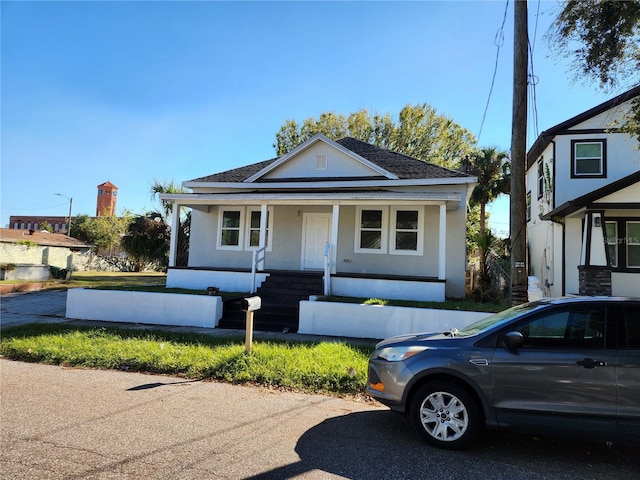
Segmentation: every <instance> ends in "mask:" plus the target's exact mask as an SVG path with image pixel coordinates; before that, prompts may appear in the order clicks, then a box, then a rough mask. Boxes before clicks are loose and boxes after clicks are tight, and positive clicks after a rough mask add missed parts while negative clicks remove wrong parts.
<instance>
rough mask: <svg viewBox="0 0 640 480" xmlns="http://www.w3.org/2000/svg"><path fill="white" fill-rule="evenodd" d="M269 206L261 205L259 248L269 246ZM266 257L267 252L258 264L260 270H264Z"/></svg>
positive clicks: (263, 253)
mask: <svg viewBox="0 0 640 480" xmlns="http://www.w3.org/2000/svg"><path fill="white" fill-rule="evenodd" d="M267 215H268V210H267V205H266V204H264V203H263V204H262V205H260V239H259V240H258V248H264V247H265V246H266V244H267ZM264 256H265V252H264V251H263V252H262V260H260V261H259V262H258V270H264Z"/></svg>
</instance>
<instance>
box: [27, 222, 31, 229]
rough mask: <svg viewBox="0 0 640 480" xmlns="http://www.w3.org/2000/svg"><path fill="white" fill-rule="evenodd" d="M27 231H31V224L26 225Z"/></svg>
mask: <svg viewBox="0 0 640 480" xmlns="http://www.w3.org/2000/svg"><path fill="white" fill-rule="evenodd" d="M27 230H31V222H29V223H27Z"/></svg>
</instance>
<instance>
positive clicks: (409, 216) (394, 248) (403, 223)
mask: <svg viewBox="0 0 640 480" xmlns="http://www.w3.org/2000/svg"><path fill="white" fill-rule="evenodd" d="M391 219H392V222H393V223H392V228H391V241H390V244H391V249H390V251H391V253H392V254H395V255H422V251H423V238H424V237H423V230H424V228H423V225H424V209H423V208H418V209H416V208H410V207H403V206H400V207H391Z"/></svg>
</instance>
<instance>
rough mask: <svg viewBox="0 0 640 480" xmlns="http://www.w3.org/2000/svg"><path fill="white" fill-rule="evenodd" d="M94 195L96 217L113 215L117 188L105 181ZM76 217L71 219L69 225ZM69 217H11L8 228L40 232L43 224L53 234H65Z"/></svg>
mask: <svg viewBox="0 0 640 480" xmlns="http://www.w3.org/2000/svg"><path fill="white" fill-rule="evenodd" d="M97 188H98V191H97V195H96V217H105V216H110V215H115V213H116V203H117V200H118V187H116V186H115V185H114V184H113V183H111V182H109V181H106V182H105V183H101V184H100V185H98V187H97ZM75 220H76V217H71V223H73V222H75ZM68 221H69V217H66V216H65V217H60V216H51V215H44V216H42V215H40V216H33V215H28V216H27V215H11V216H10V217H9V228H10V229H13V230H36V231H37V230H40V229H41V228H42V224H43V223H44V222H46V223H48V224H49V225H51V228H53V232H54V233H67V222H68Z"/></svg>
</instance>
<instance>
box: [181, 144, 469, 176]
mask: <svg viewBox="0 0 640 480" xmlns="http://www.w3.org/2000/svg"><path fill="white" fill-rule="evenodd" d="M319 147H320V148H319ZM322 148H327V149H329V148H330V149H331V150H329V151H330V152H331V154H332V155H335V156H334V157H333V160H337V161H341V160H344V161H346V162H347V165H346V166H340V168H339V169H337V170H336V171H337V172H339V173H340V175H339V176H337V177H336V176H332V170H330V169H327V171H324V172H323V171H314V170H315V161H316V157H315V155H316V154H322V153H320V150H321V149H322ZM333 160H332V158H330V157H328V158H327V162H328V164H327V166H328V167H329V166H330V165H333ZM309 169H311V172H314V173H316V176H307V175H305V176H304V178H300V177H295V176H294V175H299V174H300V173H302V172H306V173H308V172H309ZM279 170H280V171H279ZM296 172H297V173H296ZM320 172H323V173H320ZM363 178H368V179H376V178H377V179H383V180H415V179H445V178H447V179H448V178H471V176H470V175H467V174H466V173H462V172H459V171H457V170H451V169H448V168H445V167H441V166H439V165H435V164H433V163H429V162H425V161H423V160H419V159H417V158H413V157H410V156H408V155H404V154H402V153H398V152H393V151H391V150H386V149H384V148H381V147H376V146H375V145H371V144H369V143H366V142H362V141H360V140H356V139H355V138H351V137H346V138H343V139H340V140H336V141H333V140H330V139H328V138H327V137H325V136H324V135H316V136H314V137H312V138H311V139H309V140H307V141H306V142H304V143H303V144H301V145H300V146H299V147H297V148H295V149H294V150H292V151H291V152H289V153H288V154H286V155H283V156H282V157H279V158H272V159H270V160H265V161H263V162H258V163H254V164H251V165H246V166H243V167H239V168H235V169H232V170H227V171H224V172H220V173H216V174H213V175H208V176H205V177H200V178H196V179H193V180H190V181H188V182H185V184H190V183H194V184H202V183H261V182H274V181H308V182H313V181H314V180H318V181H324V180H328V179H333V180H345V181H347V180H354V179H363ZM193 186H196V185H193Z"/></svg>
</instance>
